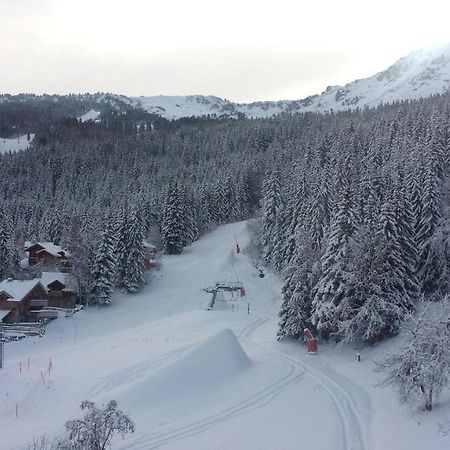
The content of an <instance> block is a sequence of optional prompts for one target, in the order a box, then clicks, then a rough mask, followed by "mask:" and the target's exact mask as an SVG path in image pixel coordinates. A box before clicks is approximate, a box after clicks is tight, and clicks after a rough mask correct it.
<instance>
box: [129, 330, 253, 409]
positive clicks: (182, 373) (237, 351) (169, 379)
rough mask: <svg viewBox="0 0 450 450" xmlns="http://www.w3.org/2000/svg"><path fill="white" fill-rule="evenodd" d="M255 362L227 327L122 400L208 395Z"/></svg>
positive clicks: (147, 402)
mask: <svg viewBox="0 0 450 450" xmlns="http://www.w3.org/2000/svg"><path fill="white" fill-rule="evenodd" d="M250 364H251V361H250V359H249V358H248V356H247V355H246V354H245V352H244V350H243V349H242V347H241V344H240V343H239V341H238V339H237V338H236V336H235V334H234V333H233V332H232V331H231V330H230V329H224V330H222V331H220V332H219V333H218V334H216V335H215V336H213V337H211V338H210V339H208V340H207V341H205V342H203V343H202V344H200V345H199V346H198V347H196V348H194V349H193V350H191V351H189V352H188V353H187V354H185V355H184V356H182V357H181V358H179V359H177V360H175V361H174V362H172V363H170V364H168V365H167V366H165V367H163V368H162V369H160V370H158V371H157V372H156V373H153V374H152V375H150V376H149V377H146V378H145V379H143V380H142V379H141V380H140V381H139V382H137V383H135V384H134V386H131V387H130V388H129V389H127V390H126V391H125V392H123V400H120V403H122V402H123V403H124V404H125V405H133V408H136V405H139V404H141V405H143V406H144V404H145V405H152V404H154V403H155V401H158V400H159V401H161V402H164V403H166V402H168V401H170V400H171V399H173V400H178V399H179V398H180V397H182V396H183V397H184V396H185V395H189V396H193V397H198V396H199V395H200V396H202V395H204V396H207V395H208V392H211V391H212V390H213V389H214V387H217V386H218V385H219V384H222V383H224V382H227V381H231V380H232V378H233V377H234V376H237V375H238V374H239V373H240V372H242V371H244V370H245V369H247V368H248V367H249V366H250Z"/></svg>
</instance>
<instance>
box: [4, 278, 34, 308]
mask: <svg viewBox="0 0 450 450" xmlns="http://www.w3.org/2000/svg"><path fill="white" fill-rule="evenodd" d="M39 282H40V280H39V279H36V278H35V279H34V280H11V279H8V280H3V281H2V282H1V283H0V292H6V293H7V294H8V295H9V296H10V297H12V298H10V299H8V301H10V302H20V301H21V300H22V299H23V298H24V297H25V296H26V295H27V294H28V292H30V291H31V290H32V289H33V288H34V287H35V286H36V285H37V284H38V283H39Z"/></svg>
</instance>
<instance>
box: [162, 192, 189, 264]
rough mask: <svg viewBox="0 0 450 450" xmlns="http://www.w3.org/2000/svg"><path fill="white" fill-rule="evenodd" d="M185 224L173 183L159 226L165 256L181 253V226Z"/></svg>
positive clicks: (183, 235) (183, 237)
mask: <svg viewBox="0 0 450 450" xmlns="http://www.w3.org/2000/svg"><path fill="white" fill-rule="evenodd" d="M185 222H186V220H185V217H184V205H183V204H182V203H181V195H180V190H179V188H178V186H177V184H176V183H173V184H172V185H171V186H170V187H169V190H168V192H167V197H166V202H165V204H164V210H163V215H162V225H161V234H162V237H163V248H164V251H165V252H166V253H167V254H169V255H178V254H180V253H181V252H182V251H183V244H184V242H185V241H186V236H185V234H186V230H185V228H184V226H183V224H184V223H185Z"/></svg>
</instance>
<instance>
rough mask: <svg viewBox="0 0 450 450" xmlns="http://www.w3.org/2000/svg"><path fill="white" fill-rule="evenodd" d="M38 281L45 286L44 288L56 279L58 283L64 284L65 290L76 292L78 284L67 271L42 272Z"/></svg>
mask: <svg viewBox="0 0 450 450" xmlns="http://www.w3.org/2000/svg"><path fill="white" fill-rule="evenodd" d="M40 281H41V283H42V284H43V285H44V286H45V288H47V287H48V285H49V284H52V283H53V282H54V281H58V282H59V283H61V284H63V285H64V286H65V288H64V290H65V291H67V292H78V285H77V282H76V280H75V279H74V278H73V277H72V276H71V275H70V274H68V273H63V272H42V276H41V278H40Z"/></svg>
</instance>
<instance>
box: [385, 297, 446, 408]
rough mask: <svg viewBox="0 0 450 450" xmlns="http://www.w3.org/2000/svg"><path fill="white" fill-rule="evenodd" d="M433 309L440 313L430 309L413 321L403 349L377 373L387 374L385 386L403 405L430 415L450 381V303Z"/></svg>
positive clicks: (387, 358) (444, 303)
mask: <svg viewBox="0 0 450 450" xmlns="http://www.w3.org/2000/svg"><path fill="white" fill-rule="evenodd" d="M433 306H434V307H435V309H437V310H439V311H436V310H435V311H433V312H432V311H431V310H430V309H429V308H427V309H426V310H425V311H424V312H423V313H422V314H421V315H420V316H419V317H418V318H412V319H411V323H410V324H409V327H408V330H407V331H406V333H407V339H406V341H405V343H404V344H403V345H402V347H401V348H400V349H399V350H398V352H396V353H391V354H388V356H387V357H386V358H385V359H384V360H383V361H381V362H378V363H377V364H378V371H380V372H383V373H385V378H384V380H383V381H382V382H381V384H382V385H392V386H393V387H394V388H395V390H396V391H397V394H398V397H399V399H400V401H401V402H402V403H406V404H410V405H419V406H422V407H424V408H425V409H426V410H427V411H431V410H432V408H433V402H434V401H435V399H436V397H437V396H438V394H439V393H440V392H441V391H442V390H443V389H445V388H446V387H447V386H448V384H449V378H450V304H449V300H448V299H447V298H446V299H445V300H444V302H442V304H440V305H433Z"/></svg>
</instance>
